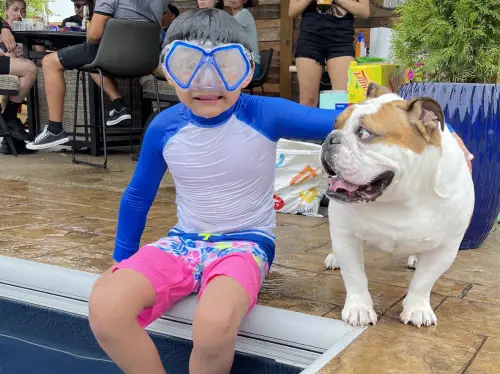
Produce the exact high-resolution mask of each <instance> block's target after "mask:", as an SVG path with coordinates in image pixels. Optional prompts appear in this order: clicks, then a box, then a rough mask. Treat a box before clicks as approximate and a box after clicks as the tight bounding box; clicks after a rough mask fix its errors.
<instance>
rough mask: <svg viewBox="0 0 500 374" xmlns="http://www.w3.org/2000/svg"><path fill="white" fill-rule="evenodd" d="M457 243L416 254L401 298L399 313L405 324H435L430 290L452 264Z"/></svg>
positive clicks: (435, 319) (418, 325)
mask: <svg viewBox="0 0 500 374" xmlns="http://www.w3.org/2000/svg"><path fill="white" fill-rule="evenodd" d="M459 244H460V243H458V244H457V243H453V244H451V243H448V244H446V245H443V246H442V247H440V248H437V249H434V250H431V251H428V252H424V253H421V254H419V255H418V266H417V267H416V269H415V274H413V279H412V280H411V283H410V288H409V290H408V294H407V295H406V297H405V299H404V300H403V312H402V313H401V315H400V318H401V320H402V321H403V322H404V323H405V324H407V323H408V322H411V323H412V324H413V325H415V326H417V327H420V326H430V325H437V318H436V315H435V314H434V311H433V310H432V307H431V303H430V296H431V290H432V287H433V286H434V283H436V281H437V280H438V279H439V277H440V276H441V275H442V274H443V273H444V272H445V271H446V270H448V269H449V268H450V266H451V264H453V261H454V260H455V257H456V256H457V252H458V247H459Z"/></svg>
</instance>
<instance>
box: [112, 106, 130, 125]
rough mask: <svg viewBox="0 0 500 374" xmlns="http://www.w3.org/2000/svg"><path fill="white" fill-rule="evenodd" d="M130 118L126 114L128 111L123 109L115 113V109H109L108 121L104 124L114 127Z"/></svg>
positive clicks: (128, 114)
mask: <svg viewBox="0 0 500 374" xmlns="http://www.w3.org/2000/svg"><path fill="white" fill-rule="evenodd" d="M131 118H132V116H131V115H130V113H129V112H128V109H127V108H125V107H123V108H122V110H120V111H119V112H118V111H116V110H115V109H111V112H109V119H108V121H107V122H106V125H108V126H114V125H118V124H119V123H120V122H122V121H126V120H128V119H131Z"/></svg>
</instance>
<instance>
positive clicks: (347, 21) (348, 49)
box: [295, 14, 354, 65]
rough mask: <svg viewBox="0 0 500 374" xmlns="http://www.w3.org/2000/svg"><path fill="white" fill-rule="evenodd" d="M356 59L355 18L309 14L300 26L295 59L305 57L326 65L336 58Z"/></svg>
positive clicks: (350, 16)
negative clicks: (347, 57) (349, 57)
mask: <svg viewBox="0 0 500 374" xmlns="http://www.w3.org/2000/svg"><path fill="white" fill-rule="evenodd" d="M344 56H351V57H354V18H353V17H352V15H350V14H348V15H346V16H345V17H343V18H337V17H335V16H327V15H322V14H317V15H313V14H308V15H307V16H306V17H303V19H302V22H301V24H300V33H299V38H298V41H297V48H296V49H295V58H297V57H304V58H310V59H313V60H316V61H317V62H318V63H319V64H321V65H325V64H326V61H328V60H329V59H331V58H335V57H344Z"/></svg>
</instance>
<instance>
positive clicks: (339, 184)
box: [328, 177, 359, 192]
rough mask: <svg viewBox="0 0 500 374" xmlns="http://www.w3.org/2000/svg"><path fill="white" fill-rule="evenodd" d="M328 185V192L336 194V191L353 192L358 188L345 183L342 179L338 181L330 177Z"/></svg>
mask: <svg viewBox="0 0 500 374" xmlns="http://www.w3.org/2000/svg"><path fill="white" fill-rule="evenodd" d="M328 183H329V184H330V191H332V192H337V191H338V190H341V189H342V190H346V191H348V192H354V191H356V190H357V189H358V188H359V186H357V185H355V184H352V183H349V182H346V181H345V180H343V179H340V178H338V177H330V178H328Z"/></svg>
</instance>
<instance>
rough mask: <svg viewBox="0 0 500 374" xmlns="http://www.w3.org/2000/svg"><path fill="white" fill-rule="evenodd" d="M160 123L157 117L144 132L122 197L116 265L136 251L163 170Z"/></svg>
mask: <svg viewBox="0 0 500 374" xmlns="http://www.w3.org/2000/svg"><path fill="white" fill-rule="evenodd" d="M164 121H165V120H164V116H161V115H159V116H157V117H156V118H155V119H154V120H153V122H151V124H150V125H149V127H148V129H147V130H146V134H145V135H144V140H143V142H142V147H141V153H140V157H139V161H138V163H137V167H136V168H135V172H134V175H133V177H132V180H131V181H130V183H129V185H128V186H127V188H126V189H125V192H124V193H123V196H122V199H121V202H120V209H119V211H118V228H117V232H116V241H115V250H114V253H113V260H114V261H116V262H120V261H122V260H125V259H127V258H129V257H130V256H132V255H133V254H134V253H136V252H137V251H138V250H139V244H140V240H141V236H142V232H143V231H144V227H145V226H146V218H147V215H148V212H149V209H150V208H151V205H152V204H153V201H154V199H155V196H156V192H157V191H158V187H159V186H160V182H161V180H162V178H163V175H164V174H165V172H166V170H167V164H166V162H165V159H164V158H163V148H164V144H165V139H166V138H167V135H166V131H165V126H164V125H163V124H164Z"/></svg>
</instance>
